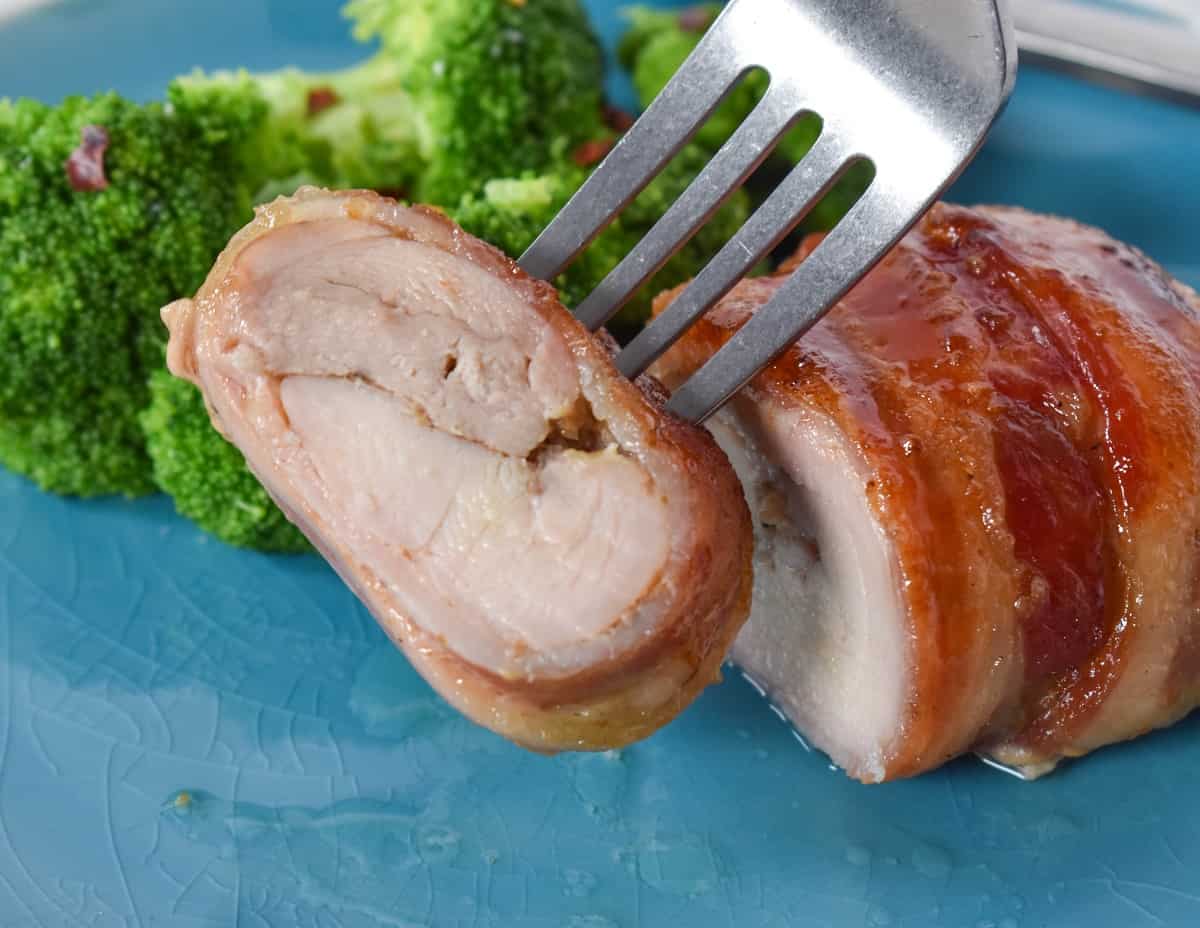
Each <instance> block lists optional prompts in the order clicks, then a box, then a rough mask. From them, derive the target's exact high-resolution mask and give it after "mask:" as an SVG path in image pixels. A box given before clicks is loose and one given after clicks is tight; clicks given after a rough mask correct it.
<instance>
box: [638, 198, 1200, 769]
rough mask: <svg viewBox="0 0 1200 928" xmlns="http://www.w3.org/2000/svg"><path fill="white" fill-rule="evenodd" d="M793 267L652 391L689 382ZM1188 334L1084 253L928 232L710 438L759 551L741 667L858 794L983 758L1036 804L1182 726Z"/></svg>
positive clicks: (966, 215) (1199, 661) (1065, 242)
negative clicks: (1063, 783) (1050, 788)
mask: <svg viewBox="0 0 1200 928" xmlns="http://www.w3.org/2000/svg"><path fill="white" fill-rule="evenodd" d="M817 244H818V242H817V240H815V239H814V240H811V241H809V242H807V243H806V244H805V246H804V247H803V248H802V249H801V252H800V253H799V254H798V255H797V256H796V258H795V259H793V260H794V261H799V260H802V259H803V257H804V254H805V253H807V252H808V251H810V250H811V249H812V248H814V247H817ZM790 266H791V265H789V267H790ZM789 267H785V268H783V269H781V271H780V273H779V274H777V275H775V276H772V277H766V278H759V279H752V280H746V281H744V282H743V283H741V284H740V285H739V286H738V287H737V288H735V289H734V290H733V291H732V293H731V294H730V295H729V296H728V297H727V298H726V299H725V300H724V301H722V303H721V304H720V305H719V306H718V307H717V308H716V309H715V310H714V311H713V312H711V313H710V314H709V315H708V316H707V317H706V319H705V320H704V321H702V322H701V323H700V324H699V325H698V326H697V327H695V328H694V329H693V330H692V331H691V332H690V333H689V334H688V335H687V336H686V337H685V339H684V340H683V341H682V342H681V343H679V344H678V345H677V346H676V347H675V348H674V349H673V350H672V352H671V353H669V354H668V355H667V356H666V357H665V358H664V359H663V360H662V361H661V362H660V363H659V365H658V367H657V372H658V374H659V376H660V377H662V379H663V380H664V381H665V382H666V383H667V384H668V385H672V384H676V383H678V382H680V381H682V380H683V379H684V378H686V377H687V376H688V375H689V374H690V373H692V372H693V371H694V370H695V369H696V368H697V367H698V366H699V365H700V364H702V363H703V362H704V360H706V359H707V358H708V357H710V356H711V355H712V354H713V353H714V352H715V351H716V350H717V349H718V348H719V347H720V345H722V344H723V343H724V342H725V341H727V340H728V338H729V337H730V336H731V335H732V333H733V332H734V331H736V330H737V328H738V327H739V326H740V325H741V324H742V323H744V322H745V320H746V319H747V318H749V317H750V316H751V315H752V314H753V312H754V311H755V309H756V308H757V307H759V306H761V305H762V304H763V303H765V302H766V301H767V300H768V299H769V298H770V297H771V295H772V294H773V293H774V292H775V290H776V289H777V288H778V287H779V285H780V284H781V283H782V281H783V280H784V279H786V272H787V270H788V269H789ZM672 297H673V293H668V294H664V295H663V296H662V297H660V299H659V302H658V306H657V309H658V310H659V311H661V309H662V308H663V307H664V306H666V305H667V304H669V302H670V300H671V299H672ZM1198 313H1200V301H1198V299H1197V296H1196V294H1195V293H1194V292H1192V291H1190V290H1189V289H1188V288H1186V287H1184V286H1183V285H1181V284H1179V283H1177V282H1176V281H1174V280H1172V279H1171V278H1170V277H1169V276H1168V275H1167V274H1166V273H1165V272H1164V271H1163V270H1162V269H1161V268H1159V267H1158V266H1157V265H1155V264H1154V263H1153V262H1151V261H1150V260H1149V259H1147V258H1146V257H1145V256H1144V255H1142V254H1141V253H1139V252H1137V251H1136V250H1134V249H1132V248H1130V247H1127V246H1125V245H1122V244H1119V243H1117V242H1115V241H1113V240H1112V239H1110V238H1109V237H1108V236H1106V235H1105V234H1103V233H1102V232H1099V231H1097V230H1095V229H1090V228H1086V227H1083V226H1081V225H1078V224H1076V223H1074V222H1070V221H1067V220H1063V219H1057V218H1051V217H1046V216H1037V215H1033V214H1030V213H1027V212H1023V211H1020V210H1016V209H1007V208H980V209H975V210H971V209H965V208H960V207H954V206H949V205H939V206H937V207H935V208H934V209H933V211H932V212H931V213H930V214H929V215H928V216H927V217H926V218H925V219H924V220H923V221H922V222H921V223H920V224H919V225H918V226H917V227H916V228H915V229H914V230H913V231H912V232H911V233H910V234H909V235H908V236H907V237H906V238H905V240H904V241H903V242H902V243H901V244H900V245H899V246H898V247H897V248H896V249H895V250H894V251H893V252H892V253H891V254H889V255H888V257H887V258H885V260H884V261H883V262H882V263H881V264H880V265H879V266H878V267H877V268H876V269H875V270H874V271H872V272H871V274H870V275H869V276H868V277H867V278H866V279H864V280H863V281H862V282H861V283H860V284H859V285H858V286H857V287H855V288H854V289H853V290H852V291H851V292H850V294H849V295H848V296H847V297H846V298H845V299H844V300H843V301H842V302H841V303H840V304H839V305H838V306H837V307H835V308H834V309H833V311H832V312H831V313H830V314H829V315H828V316H827V317H826V318H825V319H824V320H823V321H822V322H821V323H819V324H818V325H817V326H816V327H815V328H814V329H813V330H812V331H811V332H809V333H808V334H807V335H806V336H805V337H804V338H803V339H802V340H801V341H800V342H798V343H797V344H796V345H794V346H793V347H791V348H790V349H788V350H787V351H786V352H785V353H784V354H783V355H782V356H781V357H780V358H779V360H778V361H777V362H776V363H775V364H773V365H772V366H771V367H770V368H769V369H767V370H766V371H765V372H764V373H762V374H761V375H760V376H758V377H757V378H756V379H755V380H754V381H753V382H752V383H751V385H750V386H749V387H748V388H747V389H746V390H745V391H743V393H742V394H740V395H739V396H738V397H736V398H735V399H734V401H733V402H732V404H730V405H729V406H728V407H726V408H725V409H724V410H722V411H721V412H720V413H719V414H718V415H717V416H716V417H715V418H714V419H713V420H711V421H710V427H711V430H712V431H713V433H714V434H715V435H716V436H717V438H718V439H719V441H720V443H721V445H722V446H723V447H724V448H725V449H726V451H727V453H728V454H729V456H730V458H731V459H732V460H733V461H734V463H735V465H736V467H737V469H738V471H739V474H740V477H741V479H742V481H743V484H744V486H745V488H746V492H747V496H748V498H749V501H750V505H751V511H752V514H753V518H754V521H755V526H756V533H757V544H756V547H757V550H756V554H755V590H754V605H753V609H752V614H751V620H750V622H749V623H748V625H747V626H746V629H745V630H744V631H743V632H742V634H741V636H740V637H739V638H738V639H737V642H736V644H735V646H734V649H733V657H734V659H735V661H737V662H738V663H739V664H740V665H741V666H742V667H743V668H744V669H745V670H746V671H747V673H748V674H749V675H750V676H751V677H752V678H754V679H755V680H757V681H758V682H759V684H760V685H761V686H762V687H763V688H764V689H765V690H766V691H767V692H768V693H769V695H770V697H771V698H772V699H773V700H774V701H775V702H776V703H777V704H778V705H779V706H780V707H781V708H782V709H783V710H784V711H785V712H786V713H787V715H788V716H789V717H790V718H791V719H792V720H793V721H794V722H795V724H796V725H797V726H798V728H799V729H800V730H801V731H802V732H804V733H805V734H806V735H808V736H809V737H810V738H811V739H812V741H814V742H815V744H816V745H817V746H818V747H820V748H822V749H823V750H825V751H826V752H828V753H829V754H830V756H831V757H832V758H833V759H834V760H835V761H836V762H837V763H838V764H840V765H841V766H843V767H844V768H845V769H846V770H847V771H848V772H849V773H851V774H852V775H853V776H855V777H858V778H860V779H862V780H866V781H880V780H885V779H891V778H896V777H903V776H909V775H913V774H917V773H921V772H922V771H926V770H929V769H932V768H933V767H936V766H938V765H939V764H941V763H943V762H944V761H946V760H947V759H949V758H951V757H953V756H955V755H957V754H960V753H963V752H965V751H969V750H977V751H980V752H982V753H984V754H986V755H990V756H991V757H993V758H996V759H997V760H999V761H1001V762H1003V763H1006V764H1009V765H1012V766H1014V767H1016V768H1019V769H1020V770H1021V771H1023V772H1024V773H1026V774H1027V775H1031V776H1034V775H1038V774H1041V773H1044V772H1046V771H1047V770H1049V769H1051V768H1052V767H1053V766H1054V765H1055V764H1056V763H1057V762H1058V761H1059V760H1061V759H1062V758H1064V757H1070V756H1076V755H1080V754H1083V753H1086V752H1088V751H1090V750H1093V749H1095V748H1098V747H1100V746H1102V745H1105V744H1109V743H1112V742H1115V741H1120V740H1123V739H1127V738H1132V737H1134V736H1137V735H1140V734H1142V733H1144V732H1147V731H1149V730H1150V729H1153V728H1155V727H1159V726H1163V725H1167V724H1170V723H1172V722H1174V721H1176V720H1177V719H1179V718H1181V717H1182V716H1183V715H1185V714H1186V713H1188V712H1189V711H1190V710H1191V709H1192V708H1194V707H1195V706H1196V705H1197V703H1198V702H1200V324H1198V322H1197V315H1198Z"/></svg>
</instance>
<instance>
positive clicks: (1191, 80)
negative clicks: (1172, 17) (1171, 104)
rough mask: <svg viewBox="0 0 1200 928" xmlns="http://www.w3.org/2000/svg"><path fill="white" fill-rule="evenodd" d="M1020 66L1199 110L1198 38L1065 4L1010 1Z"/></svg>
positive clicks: (1146, 21) (1050, 0) (1143, 21)
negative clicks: (1037, 66)
mask: <svg viewBox="0 0 1200 928" xmlns="http://www.w3.org/2000/svg"><path fill="white" fill-rule="evenodd" d="M1011 6H1012V10H1013V16H1014V19H1015V20H1016V28H1017V41H1018V44H1019V45H1020V48H1021V56H1022V58H1024V59H1026V60H1033V61H1035V62H1038V63H1043V64H1048V65H1051V66H1054V67H1059V68H1066V69H1067V70H1070V71H1075V72H1082V73H1083V74H1084V75H1085V76H1089V77H1099V78H1101V79H1104V80H1107V81H1109V82H1116V83H1119V84H1122V85H1124V86H1127V87H1132V88H1134V89H1136V90H1141V91H1147V92H1150V93H1154V94H1157V95H1159V96H1166V97H1168V98H1170V99H1173V100H1175V101H1177V102H1182V103H1187V104H1190V105H1192V106H1200V37H1198V36H1196V35H1195V34H1194V33H1192V32H1189V31H1187V30H1186V29H1180V28H1178V27H1172V26H1171V25H1168V24H1166V23H1164V22H1157V21H1154V20H1151V19H1148V18H1147V17H1143V16H1136V15H1134V14H1131V13H1121V12H1118V11H1115V10H1105V9H1094V8H1089V9H1084V8H1083V7H1082V6H1081V5H1080V4H1079V3H1073V2H1065V0H1011Z"/></svg>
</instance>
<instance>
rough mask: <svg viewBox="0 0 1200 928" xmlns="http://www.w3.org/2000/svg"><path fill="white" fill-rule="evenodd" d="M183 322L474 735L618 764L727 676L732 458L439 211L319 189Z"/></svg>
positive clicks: (375, 604)
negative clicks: (613, 753)
mask: <svg viewBox="0 0 1200 928" xmlns="http://www.w3.org/2000/svg"><path fill="white" fill-rule="evenodd" d="M163 318H164V319H165V321H166V322H167V325H168V327H169V328H170V330H171V341H170V351H169V363H170V366H171V369H172V371H174V372H175V373H176V374H177V375H179V376H182V377H186V378H188V379H191V380H193V381H194V382H195V383H196V384H198V385H199V386H200V388H201V389H202V390H203V392H204V395H205V397H206V399H207V402H208V404H209V408H210V411H211V413H212V417H213V421H214V423H215V424H216V426H217V427H218V428H219V429H220V430H221V431H222V433H224V434H225V435H226V436H227V437H228V438H229V439H230V441H232V442H233V443H234V444H235V445H236V446H237V447H239V448H240V449H241V450H242V452H243V453H244V454H245V456H246V460H247V462H248V464H249V465H250V467H251V468H252V469H253V470H254V472H255V473H256V474H257V475H258V477H259V478H260V479H261V480H262V482H263V484H264V486H266V487H267V489H268V490H269V491H270V493H271V494H272V496H274V498H275V499H276V500H277V501H278V502H279V504H280V505H281V506H282V507H283V508H284V510H285V511H286V512H288V513H289V514H290V516H291V517H292V518H293V519H294V521H295V522H296V524H297V525H299V526H300V527H301V529H303V530H304V532H305V533H306V534H307V535H308V536H309V537H310V538H311V539H312V541H313V542H314V544H315V545H316V546H317V547H318V548H319V549H320V550H321V551H322V552H324V554H325V556H326V557H327V558H328V559H329V561H330V562H331V563H332V564H333V565H334V566H335V567H336V568H337V570H338V571H339V572H340V574H341V575H342V577H343V578H344V579H345V580H346V582H347V583H348V584H350V585H351V586H352V587H353V588H354V589H355V591H356V592H357V593H358V595H359V596H360V597H361V598H362V600H363V601H364V602H365V603H366V605H367V606H368V607H369V608H370V610H371V612H372V613H373V614H374V615H375V617H376V618H377V619H378V621H379V623H380V624H381V625H382V627H383V628H384V629H385V631H386V632H387V633H388V634H389V635H390V636H391V637H392V638H393V640H395V641H396V642H397V643H398V644H399V645H400V646H401V647H402V648H403V649H404V651H405V653H406V654H407V655H408V657H409V658H410V660H412V662H413V664H414V665H415V666H416V667H417V669H418V670H420V671H421V673H422V674H424V675H425V677H426V678H427V679H428V680H429V681H430V682H431V683H432V684H433V685H434V686H435V687H436V688H437V689H438V690H439V691H440V692H441V693H442V694H443V695H444V696H445V697H446V698H447V699H448V700H449V701H450V702H452V703H453V704H454V705H456V706H457V707H458V708H459V709H461V710H462V711H463V712H464V713H465V714H466V715H468V716H469V717H471V718H472V719H474V720H476V721H478V722H479V723H481V724H483V725H486V726H488V727H489V728H491V729H493V730H494V731H497V732H499V733H500V734H503V735H505V736H506V737H508V738H511V739H512V740H514V741H516V742H518V743H520V744H522V745H525V746H527V747H530V748H532V749H535V750H539V751H555V750H566V749H601V748H609V747H614V746H619V745H622V744H625V743H628V742H630V741H634V740H636V739H639V738H642V737H645V736H646V735H648V734H649V733H651V732H652V731H654V730H655V729H656V728H658V727H659V726H661V725H663V724H664V723H665V722H667V721H669V720H670V719H671V718H673V717H674V716H675V715H676V714H677V713H679V712H680V711H681V710H682V709H683V708H684V707H685V706H687V705H688V703H689V702H690V701H691V700H692V699H693V698H694V697H695V696H696V695H697V694H698V693H699V691H700V690H701V689H702V688H703V687H704V686H705V685H707V684H708V683H711V682H713V681H714V680H716V679H717V678H718V676H719V667H720V663H721V661H722V659H723V657H724V654H725V652H726V650H727V648H728V646H729V644H730V642H731V641H732V640H733V637H734V635H735V634H736V632H737V631H738V629H739V628H740V627H741V625H742V623H743V621H744V619H745V617H746V614H747V612H748V609H749V599H750V584H751V580H750V558H751V545H752V537H751V529H750V524H749V514H748V512H747V509H746V505H745V502H744V500H743V498H742V493H741V489H740V487H739V485H738V483H737V479H736V476H735V475H734V472H733V470H732V468H731V467H730V465H729V462H728V461H727V460H726V459H725V457H724V455H723V454H722V453H721V452H720V450H719V449H718V448H717V447H716V445H715V444H714V443H713V441H712V439H711V438H710V437H709V436H708V435H707V434H706V433H705V432H704V431H703V430H701V429H697V428H694V427H692V426H689V425H687V424H686V423H683V422H681V421H679V420H678V419H675V418H674V417H672V416H670V415H668V414H667V413H665V412H664V411H663V410H662V405H661V397H660V396H659V395H657V394H656V392H655V387H654V384H653V383H652V382H650V381H649V380H645V381H643V382H642V383H641V384H640V386H635V385H634V384H631V383H630V382H628V381H627V380H625V379H623V378H622V377H621V376H620V375H619V374H618V373H617V372H616V369H615V367H614V366H613V364H612V362H611V359H610V353H609V351H608V350H607V349H606V348H605V347H604V346H603V345H601V344H600V343H598V342H597V341H595V340H594V339H593V338H592V337H591V336H590V335H588V333H587V332H586V331H584V330H583V328H582V327H580V326H579V324H578V323H576V322H575V321H574V319H572V317H571V316H570V315H569V314H568V313H567V311H566V310H565V309H563V307H562V306H561V304H560V303H559V302H558V300H557V297H556V295H555V293H554V290H553V288H551V287H550V286H548V285H546V284H543V283H540V282H537V281H534V280H531V279H530V278H528V277H527V276H526V275H524V274H523V273H522V272H521V271H520V270H519V269H518V268H517V267H516V265H514V264H513V263H512V262H511V261H509V260H508V259H507V258H505V257H504V256H503V255H501V254H500V253H499V252H497V251H495V250H494V249H492V248H491V247H490V246H487V245H485V244H484V243H482V242H480V241H478V240H476V239H474V238H472V237H471V236H469V235H467V234H465V233H464V232H462V231H461V230H459V229H458V228H456V227H455V226H454V225H453V224H452V223H451V222H450V221H449V220H447V219H446V218H445V217H443V216H442V215H441V214H439V213H437V212H435V211H433V210H428V209H424V208H421V207H417V208H405V207H402V206H399V205H398V204H396V203H394V202H392V201H390V200H386V199H383V198H381V197H378V196H375V195H374V194H369V193H361V192H351V193H328V192H324V191H318V190H313V189H307V190H303V191H301V192H300V193H299V194H297V196H296V197H294V198H291V199H284V200H279V201H277V202H275V203H273V204H272V205H270V206H268V207H266V208H264V209H262V210H260V211H259V215H258V217H257V219H256V220H255V221H254V222H253V223H252V224H251V225H249V226H248V227H247V228H246V229H244V230H243V231H242V232H240V233H239V234H238V235H237V236H236V237H235V238H234V239H233V241H232V242H230V244H229V247H228V248H227V249H226V251H225V252H224V254H222V256H221V257H220V259H219V260H218V261H217V264H216V266H215V267H214V269H213V271H212V273H211V274H210V276H209V278H208V281H207V282H206V283H205V285H204V287H203V288H202V289H201V290H200V292H199V294H197V296H196V298H195V299H194V300H183V301H180V302H178V303H175V304H173V305H171V306H169V307H167V308H166V309H165V310H164V311H163Z"/></svg>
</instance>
